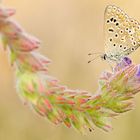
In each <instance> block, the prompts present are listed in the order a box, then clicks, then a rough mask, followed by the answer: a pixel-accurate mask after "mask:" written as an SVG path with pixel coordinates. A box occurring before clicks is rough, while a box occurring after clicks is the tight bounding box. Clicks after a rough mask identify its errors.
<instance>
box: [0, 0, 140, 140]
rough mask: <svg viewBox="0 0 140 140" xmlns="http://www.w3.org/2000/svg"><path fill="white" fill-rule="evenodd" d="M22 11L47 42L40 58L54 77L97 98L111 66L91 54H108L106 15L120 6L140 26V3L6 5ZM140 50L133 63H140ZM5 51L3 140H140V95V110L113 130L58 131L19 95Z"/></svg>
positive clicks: (78, 0)
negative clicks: (46, 59) (45, 58)
mask: <svg viewBox="0 0 140 140" xmlns="http://www.w3.org/2000/svg"><path fill="white" fill-rule="evenodd" d="M3 4H4V5H5V6H7V7H13V8H15V9H16V10H17V14H16V15H15V16H14V17H13V18H15V19H16V20H17V21H18V22H19V23H20V24H21V25H22V26H23V27H24V28H25V29H26V31H27V32H29V33H31V34H33V35H35V36H36V37H38V38H39V39H40V40H41V41H42V47H41V48H40V49H39V52H41V53H42V54H44V55H45V56H48V57H49V58H50V59H51V60H52V64H51V65H50V67H49V70H50V74H51V75H53V76H55V77H57V78H58V79H59V80H60V81H61V84H64V85H68V86H69V88H71V89H83V90H87V91H91V92H92V93H93V94H94V93H95V91H96V90H97V88H98V78H99V76H100V74H101V72H102V71H103V70H104V69H107V70H108V69H110V67H109V65H108V64H107V63H106V62H104V61H102V60H100V59H98V60H96V61H94V62H93V63H91V64H88V63H87V61H88V60H89V59H90V57H89V56H88V55H87V54H88V53H90V52H104V44H103V19H104V17H103V15H104V9H105V7H106V6H107V5H108V4H115V5H117V6H119V7H121V8H122V9H123V10H125V11H126V12H127V13H128V14H129V15H130V16H132V17H134V18H136V19H137V20H139V21H140V1H139V0H3ZM139 54H140V49H139V50H137V51H136V52H135V53H134V54H133V55H131V57H132V58H133V61H134V62H135V63H140V59H139V58H140V55H139ZM7 58H8V57H7V53H6V52H4V51H3V49H2V47H0V95H1V97H0V140H79V139H80V140H85V139H86V140H139V139H140V132H139V130H140V110H139V106H140V101H139V100H140V95H137V96H136V98H135V104H136V108H135V109H134V110H133V111H130V112H128V113H125V114H123V115H121V116H119V117H118V118H117V119H116V120H112V122H113V128H114V129H113V130H112V131H111V132H109V133H105V132H103V131H102V130H100V129H98V128H96V129H95V131H94V132H93V133H90V134H88V135H87V136H82V135H81V134H80V133H78V132H76V131H75V130H73V129H68V128H65V127H64V126H63V125H59V126H55V125H53V124H51V123H50V122H48V121H47V120H44V119H42V118H40V117H39V116H37V115H36V114H35V113H33V111H31V109H29V108H28V107H26V106H24V105H23V103H22V102H21V100H20V99H19V96H18V93H16V90H15V83H14V82H15V79H14V71H13V68H11V67H10V64H9V61H8V59H7Z"/></svg>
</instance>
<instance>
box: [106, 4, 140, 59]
mask: <svg viewBox="0 0 140 140" xmlns="http://www.w3.org/2000/svg"><path fill="white" fill-rule="evenodd" d="M104 18H105V19H104V22H105V23H104V36H105V53H106V55H107V56H108V58H110V59H111V60H115V61H117V60H120V59H121V58H122V57H124V56H126V55H129V54H130V53H132V52H133V51H135V50H136V49H137V48H138V47H139V46H140V24H139V23H138V22H137V21H136V20H135V19H133V18H130V17H129V16H128V15H127V14H126V13H125V12H124V11H122V10H121V9H120V8H119V7H116V6H114V5H109V6H107V7H106V9H105V15H104Z"/></svg>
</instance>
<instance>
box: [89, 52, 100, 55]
mask: <svg viewBox="0 0 140 140" xmlns="http://www.w3.org/2000/svg"><path fill="white" fill-rule="evenodd" d="M95 54H103V53H102V52H96V53H89V54H88V55H89V56H90V55H95Z"/></svg>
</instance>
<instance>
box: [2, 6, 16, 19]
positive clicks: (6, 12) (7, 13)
mask: <svg viewBox="0 0 140 140" xmlns="http://www.w3.org/2000/svg"><path fill="white" fill-rule="evenodd" d="M15 13H16V10H15V9H11V8H4V7H0V19H1V20H3V19H5V18H8V17H10V16H12V15H14V14H15Z"/></svg>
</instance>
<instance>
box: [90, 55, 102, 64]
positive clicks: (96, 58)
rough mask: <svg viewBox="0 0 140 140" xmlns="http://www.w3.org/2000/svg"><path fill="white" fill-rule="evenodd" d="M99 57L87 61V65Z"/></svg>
mask: <svg viewBox="0 0 140 140" xmlns="http://www.w3.org/2000/svg"><path fill="white" fill-rule="evenodd" d="M99 57H101V56H100V55H98V56H97V57H95V58H93V59H91V60H89V61H88V63H91V62H92V61H94V60H96V59H97V58H99Z"/></svg>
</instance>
